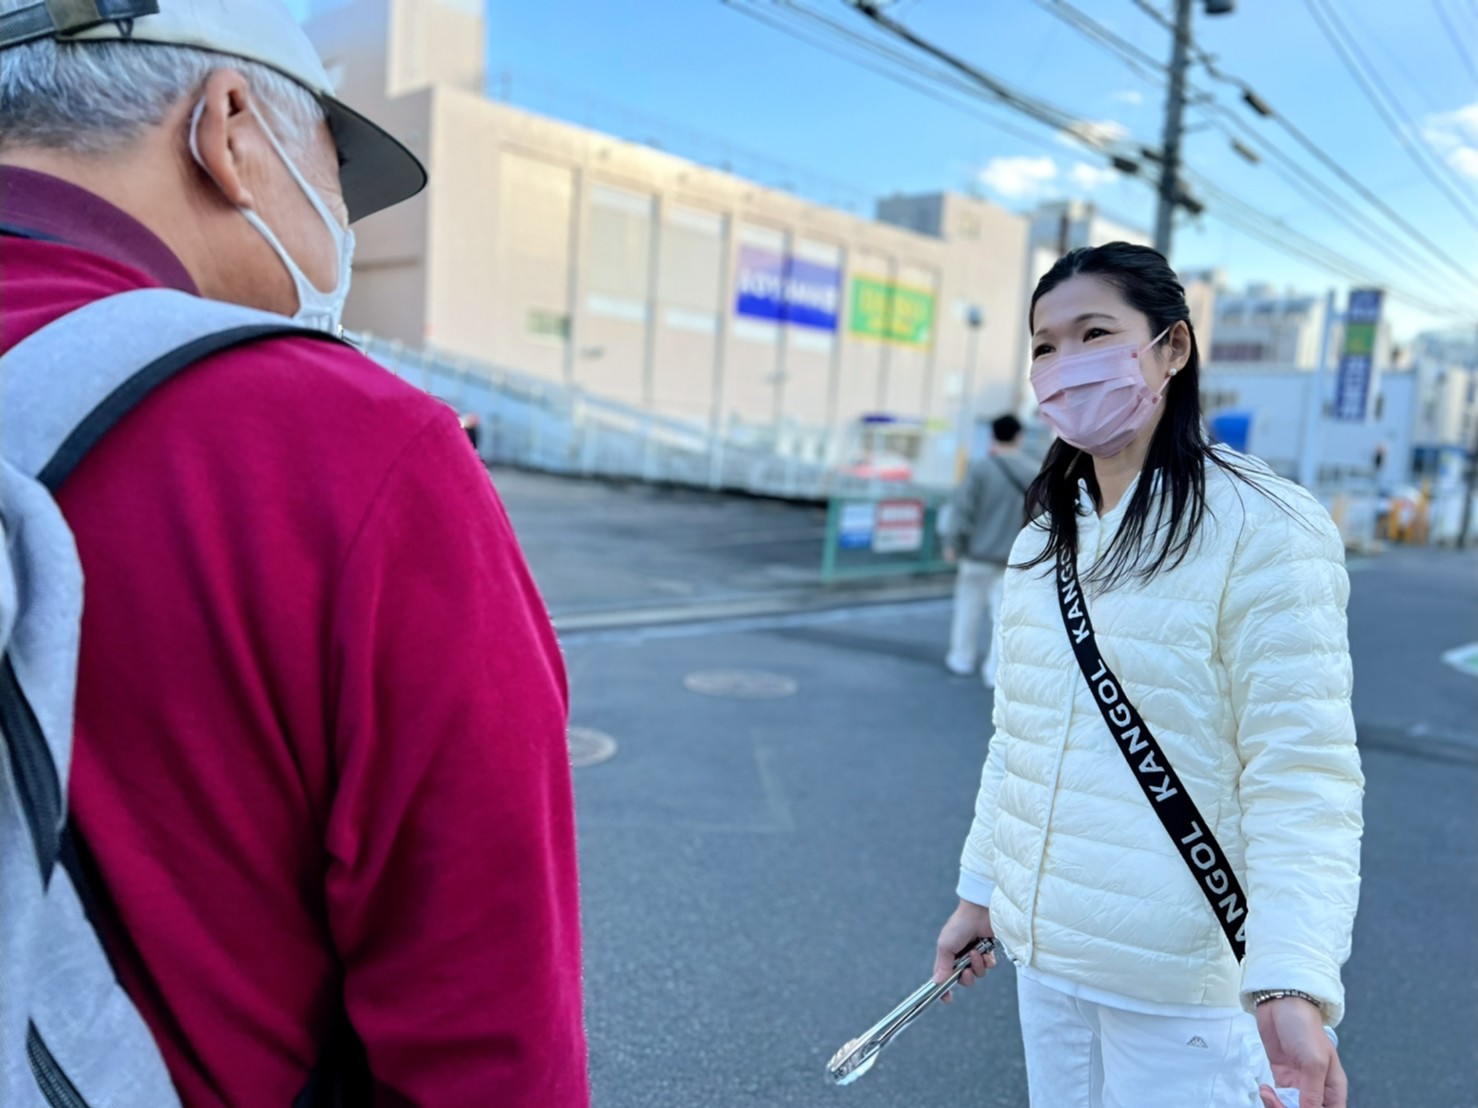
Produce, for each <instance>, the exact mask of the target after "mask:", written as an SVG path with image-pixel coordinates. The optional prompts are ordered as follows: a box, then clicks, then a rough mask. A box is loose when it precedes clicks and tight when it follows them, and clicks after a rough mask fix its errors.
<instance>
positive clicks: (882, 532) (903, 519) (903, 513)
mask: <svg viewBox="0 0 1478 1108" xmlns="http://www.w3.org/2000/svg"><path fill="white" fill-rule="evenodd" d="M923 548H924V502H923V501H922V500H883V501H880V502H879V503H878V509H877V522H876V523H875V524H874V525H873V533H872V550H873V553H874V554H913V553H915V552H917V551H919V550H922V549H923Z"/></svg>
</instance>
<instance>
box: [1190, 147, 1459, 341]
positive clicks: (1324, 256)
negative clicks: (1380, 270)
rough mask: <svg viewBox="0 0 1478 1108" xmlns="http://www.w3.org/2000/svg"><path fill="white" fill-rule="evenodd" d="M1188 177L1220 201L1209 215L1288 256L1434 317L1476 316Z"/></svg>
mask: <svg viewBox="0 0 1478 1108" xmlns="http://www.w3.org/2000/svg"><path fill="white" fill-rule="evenodd" d="M1188 176H1190V177H1191V178H1192V179H1193V180H1194V181H1195V182H1196V186H1197V187H1198V188H1199V189H1200V190H1201V191H1202V192H1203V193H1204V194H1205V195H1206V197H1207V198H1208V199H1210V200H1214V201H1215V202H1216V203H1215V205H1214V206H1209V207H1208V208H1207V213H1208V214H1209V215H1211V216H1212V217H1214V218H1216V219H1218V220H1220V221H1222V222H1224V223H1227V224H1230V225H1232V226H1235V227H1237V228H1238V229H1239V230H1242V231H1244V232H1246V233H1247V234H1249V235H1252V236H1253V237H1255V238H1258V239H1261V240H1262V241H1263V242H1265V243H1267V244H1269V245H1271V246H1274V247H1276V248H1277V249H1279V250H1281V251H1283V252H1285V253H1292V254H1296V255H1299V256H1301V257H1303V258H1305V259H1306V260H1308V261H1312V262H1314V263H1315V264H1317V265H1319V266H1320V267H1321V268H1324V269H1327V270H1332V271H1334V272H1336V273H1341V274H1343V275H1344V276H1346V277H1348V278H1350V279H1351V280H1353V281H1356V282H1359V283H1362V284H1370V285H1377V286H1380V287H1382V288H1385V289H1386V290H1387V292H1388V293H1389V294H1390V295H1391V296H1392V297H1394V298H1395V299H1398V300H1403V301H1405V302H1406V303H1408V304H1411V305H1412V306H1413V307H1417V308H1420V309H1422V310H1423V311H1426V312H1429V313H1431V314H1433V315H1444V316H1450V317H1452V318H1455V319H1471V318H1472V317H1473V311H1472V309H1463V308H1456V307H1453V306H1451V305H1442V304H1438V303H1437V302H1435V301H1432V300H1428V299H1427V298H1426V297H1424V296H1422V295H1421V294H1420V293H1417V292H1413V291H1412V290H1410V289H1407V288H1405V287H1403V286H1400V285H1395V284H1393V283H1391V282H1389V281H1386V280H1383V279H1382V278H1380V277H1379V276H1377V275H1376V274H1374V273H1372V272H1371V271H1370V270H1368V269H1366V268H1365V267H1363V266H1361V265H1360V264H1359V263H1358V262H1355V261H1352V260H1351V259H1350V258H1347V257H1345V256H1344V255H1343V254H1340V253H1338V252H1337V251H1335V250H1332V249H1330V248H1329V247H1327V246H1324V245H1323V244H1322V243H1320V242H1317V241H1316V240H1314V239H1311V238H1309V237H1308V236H1307V235H1305V234H1303V233H1302V232H1300V231H1298V230H1297V229H1296V228H1294V227H1293V226H1291V225H1290V224H1288V223H1287V222H1285V221H1284V220H1281V219H1278V218H1276V217H1275V216H1270V215H1268V214H1267V213H1265V212H1261V211H1259V210H1258V209H1256V208H1254V207H1252V206H1251V205H1250V204H1247V203H1246V202H1244V201H1242V200H1240V199H1238V198H1237V197H1236V196H1233V195H1232V194H1231V193H1229V192H1226V191H1225V190H1224V189H1222V188H1220V187H1219V186H1217V185H1215V184H1214V183H1212V182H1211V181H1210V180H1208V179H1207V178H1205V177H1203V176H1201V175H1200V174H1197V173H1188Z"/></svg>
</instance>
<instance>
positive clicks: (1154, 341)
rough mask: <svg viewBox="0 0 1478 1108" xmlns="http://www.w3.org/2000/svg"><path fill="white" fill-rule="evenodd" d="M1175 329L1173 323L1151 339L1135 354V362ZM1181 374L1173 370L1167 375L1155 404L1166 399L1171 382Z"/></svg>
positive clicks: (1156, 392) (1157, 394) (1156, 391)
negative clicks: (1166, 391)
mask: <svg viewBox="0 0 1478 1108" xmlns="http://www.w3.org/2000/svg"><path fill="white" fill-rule="evenodd" d="M1176 322H1177V323H1178V322H1179V320H1177V321H1176ZM1174 329H1175V324H1174V323H1172V324H1171V325H1170V326H1169V327H1166V328H1165V330H1163V331H1161V332H1160V333H1159V334H1158V335H1156V336H1155V337H1154V338H1152V339H1150V341H1149V342H1147V343H1145V344H1144V345H1143V346H1141V347H1140V348H1139V349H1138V350H1136V351H1135V352H1134V358H1135V360H1136V361H1138V360H1139V356H1140V355H1141V354H1143V353H1144V352H1145V351H1146V350H1150V349H1152V348H1153V347H1154V346H1155V345H1156V344H1158V343H1159V341H1160V340H1161V339H1163V338H1164V337H1165V336H1166V335H1168V334H1169V333H1170V332H1171V331H1172V330H1174ZM1179 372H1180V370H1179V369H1172V370H1170V372H1169V373H1167V374H1165V380H1163V381H1161V382H1160V387H1159V388H1158V389H1156V390H1155V402H1156V403H1157V404H1158V403H1159V402H1160V400H1161V399H1162V398H1163V397H1164V395H1165V390H1166V389H1168V388H1169V387H1170V382H1171V381H1172V380H1174V379H1175V375H1176V374H1177V373H1179Z"/></svg>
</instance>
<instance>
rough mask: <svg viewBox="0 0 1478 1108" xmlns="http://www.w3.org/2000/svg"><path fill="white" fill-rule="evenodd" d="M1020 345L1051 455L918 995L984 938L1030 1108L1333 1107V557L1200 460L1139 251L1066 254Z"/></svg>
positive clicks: (1252, 488)
mask: <svg viewBox="0 0 1478 1108" xmlns="http://www.w3.org/2000/svg"><path fill="white" fill-rule="evenodd" d="M1030 326H1031V330H1032V385H1033V388H1034V390H1035V391H1036V393H1037V399H1038V401H1039V403H1040V405H1041V413H1042V416H1043V418H1044V419H1045V420H1046V421H1047V422H1048V423H1049V424H1050V425H1051V426H1052V427H1053V429H1054V430H1055V431H1056V432H1057V434H1058V441H1057V442H1056V443H1055V444H1054V445H1053V447H1052V449H1051V451H1050V452H1049V453H1048V455H1047V460H1046V462H1045V463H1044V465H1043V468H1042V471H1041V473H1040V475H1039V476H1038V477H1037V479H1036V480H1035V482H1033V484H1032V486H1031V489H1030V491H1029V493H1028V497H1027V516H1028V519H1029V520H1031V522H1030V523H1029V524H1028V526H1027V527H1026V529H1025V530H1024V531H1023V532H1022V533H1021V535H1020V537H1019V538H1018V539H1017V541H1016V544H1015V547H1014V549H1013V551H1012V566H1011V568H1010V569H1009V570H1008V571H1007V576H1006V588H1005V599H1004V603H1003V609H1002V613H1001V621H1002V629H1003V633H1002V657H1001V664H1000V671H999V677H998V682H999V683H998V686H997V690H996V698H995V717H994V722H995V735H994V738H993V739H992V740H991V744H990V751H989V754H988V756H987V758H986V763H985V770H984V773H983V774H982V778H981V786H980V794H979V798H978V800H977V802H976V812H975V822H974V825H973V826H972V828H971V831H970V835H969V838H968V840H967V841H966V844H965V850H964V854H963V857H962V859H961V868H960V882H959V888H958V892H959V896H960V904H959V907H958V909H957V910H956V911H955V912H954V914H953V915H952V916H951V917H950V919H949V921H948V922H947V923H946V924H945V926H944V929H943V930H942V931H941V932H940V936H939V943H938V956H937V961H936V972H935V976H936V979H937V980H942V979H943V978H944V976H945V975H946V974H947V972H948V970H947V967H948V966H949V965H950V964H951V963H952V962H953V959H954V956H955V954H954V952H956V951H958V950H961V949H963V948H964V947H965V946H967V945H969V944H970V943H971V942H973V941H974V940H975V939H976V938H978V937H981V936H990V935H994V936H995V937H996V938H997V940H998V943H999V945H1000V946H1001V948H1002V949H1004V950H1005V951H1006V953H1007V954H1008V955H1009V956H1010V957H1011V959H1012V960H1013V962H1015V964H1016V966H1017V986H1018V994H1019V1006H1020V1015H1021V1024H1022V1037H1023V1040H1024V1042H1025V1046H1026V1060H1027V1075H1028V1082H1029V1084H1030V1087H1031V1102H1032V1105H1033V1106H1034V1108H1079V1106H1081V1108H1099V1106H1117V1105H1135V1106H1140V1105H1154V1106H1165V1108H1203V1106H1204V1108H1221V1106H1223V1105H1226V1106H1231V1105H1239V1106H1246V1105H1257V1104H1259V1103H1261V1104H1263V1105H1265V1106H1267V1108H1277V1106H1278V1105H1279V1100H1278V1097H1277V1096H1276V1095H1275V1093H1274V1091H1273V1089H1272V1088H1271V1087H1270V1086H1271V1084H1272V1078H1274V1077H1275V1078H1276V1079H1277V1082H1278V1084H1279V1085H1280V1086H1286V1087H1290V1088H1297V1089H1298V1090H1300V1092H1301V1094H1302V1103H1303V1108H1310V1106H1318V1108H1344V1105H1345V1091H1346V1081H1345V1076H1344V1073H1343V1071H1342V1069H1341V1068H1340V1062H1339V1057H1338V1054H1337V1052H1336V1050H1335V1048H1334V1045H1333V1041H1332V1040H1333V1036H1332V1035H1326V1033H1325V1027H1326V1026H1328V1027H1333V1026H1334V1025H1335V1024H1336V1023H1338V1022H1339V1019H1340V1016H1341V1015H1342V1013H1343V1009H1344V997H1343V989H1342V987H1341V984H1340V975H1339V970H1340V966H1341V965H1342V964H1343V962H1344V961H1345V959H1346V957H1347V956H1348V955H1349V950H1350V931H1351V927H1352V924H1353V921H1354V914H1355V902H1356V896H1357V892H1358V888H1359V846H1360V831H1361V814H1360V805H1361V794H1362V790H1363V785H1364V780H1363V778H1362V776H1361V773H1360V763H1359V756H1358V754H1357V753H1356V750H1355V731H1354V723H1353V721H1352V718H1351V715H1350V684H1351V675H1350V659H1349V653H1348V646H1347V639H1346V626H1345V601H1346V599H1347V596H1348V592H1349V583H1348V579H1347V577H1346V575H1345V571H1344V566H1343V550H1342V546H1341V543H1340V539H1339V535H1338V533H1337V532H1336V530H1335V528H1334V526H1333V524H1332V523H1331V522H1330V520H1329V517H1328V516H1327V514H1326V513H1325V512H1324V511H1323V509H1321V508H1320V507H1319V505H1318V504H1317V503H1316V502H1315V501H1314V499H1313V498H1312V497H1311V496H1309V495H1308V493H1306V492H1304V491H1303V490H1302V489H1300V488H1298V487H1297V486H1295V485H1292V484H1290V483H1289V482H1286V481H1283V480H1281V479H1279V478H1277V477H1275V476H1274V475H1273V474H1272V473H1271V472H1270V471H1269V470H1267V469H1266V468H1265V467H1263V466H1262V465H1260V464H1259V463H1257V462H1255V461H1253V460H1251V459H1249V458H1246V457H1243V456H1241V455H1237V454H1235V453H1233V452H1231V451H1228V450H1225V449H1224V448H1221V447H1212V446H1210V445H1209V444H1208V443H1207V441H1206V438H1205V434H1204V432H1203V430H1202V426H1201V412H1200V401H1199V395H1198V389H1199V381H1198V368H1199V355H1198V352H1197V349H1196V337H1195V334H1194V332H1193V331H1192V329H1191V325H1190V318H1189V312H1188V311H1187V308H1186V302H1185V292H1184V290H1183V289H1182V288H1181V286H1180V283H1179V281H1177V279H1176V277H1175V274H1174V273H1173V272H1172V271H1171V269H1170V267H1169V265H1168V264H1167V263H1166V261H1165V259H1164V258H1163V257H1161V256H1160V255H1159V254H1158V253H1156V252H1155V251H1153V250H1150V249H1148V248H1147V247H1142V246H1131V245H1129V244H1127V243H1121V242H1120V243H1111V244H1109V245H1107V246H1101V247H1096V248H1090V249H1083V250H1076V251H1074V252H1072V253H1071V254H1068V255H1067V256H1066V257H1064V258H1062V259H1061V260H1060V261H1058V262H1057V264H1056V265H1054V266H1053V267H1052V269H1051V270H1050V271H1049V272H1048V273H1047V274H1046V276H1044V277H1043V278H1042V280H1041V282H1040V283H1039V284H1038V285H1037V288H1036V291H1035V293H1034V294H1033V296H1032V302H1031V312H1030ZM1074 569H1076V575H1077V579H1076V580H1075V579H1074V577H1073V572H1074ZM1078 587H1081V596H1082V597H1083V598H1085V599H1086V612H1085V610H1084V608H1083V606H1081V605H1080V604H1079V603H1078V599H1077V598H1078V596H1079V593H1078V592H1077V588H1078ZM1090 622H1091V630H1090V629H1089V623H1090ZM1085 643H1086V645H1085ZM1094 647H1096V648H1097V651H1098V653H1097V654H1093V653H1091V651H1092V650H1093V648H1094ZM1083 650H1087V651H1089V652H1090V653H1089V654H1087V655H1085V656H1084V657H1083V658H1082V660H1080V657H1079V654H1078V652H1079V651H1083ZM1099 667H1102V668H1099ZM1085 675H1090V676H1091V677H1092V678H1093V679H1094V683H1093V684H1090V681H1089V680H1088V678H1087V676H1085ZM1105 675H1107V676H1106V677H1105ZM1114 679H1117V684H1115V683H1114ZM1105 681H1107V683H1105ZM1130 705H1132V707H1133V708H1134V709H1137V710H1138V713H1139V715H1140V716H1142V717H1143V719H1142V720H1138V718H1137V717H1133V718H1134V719H1135V721H1136V725H1135V726H1132V727H1131V726H1129V723H1130V720H1131V717H1130V715H1129V712H1130V708H1129V706H1130ZM1138 724H1142V725H1143V726H1142V727H1140V726H1138ZM1151 735H1152V736H1153V739H1154V740H1157V741H1158V752H1159V757H1158V758H1157V757H1156V756H1155V754H1156V749H1155V748H1153V747H1150V746H1148V745H1147V744H1148V743H1149V742H1150V741H1151V740H1150V736H1151ZM1162 762H1164V763H1168V764H1165V765H1162V764H1161V763H1162ZM1171 797H1180V799H1175V800H1167V798H1171ZM1161 801H1166V803H1164V804H1162V803H1160V802H1161ZM1186 801H1189V802H1192V804H1193V807H1191V808H1189V809H1187V810H1188V811H1190V817H1188V822H1184V823H1181V824H1175V823H1174V821H1173V819H1172V817H1171V815H1170V814H1169V813H1170V809H1171V808H1172V807H1173V805H1174V804H1184V803H1186ZM1187 828H1189V830H1187ZM1172 835H1174V839H1173V838H1172ZM1177 839H1178V840H1179V841H1176V840H1177ZM1217 844H1219V851H1218V850H1215V849H1213V848H1214V847H1216V845H1217ZM1226 870H1230V871H1231V874H1230V875H1229V874H1228V873H1227V872H1226ZM1238 886H1240V888H1239V887H1238ZM1243 890H1245V893H1242V891H1243ZM1239 893H1242V895H1241V896H1239V895H1238V894H1239ZM1243 896H1245V900H1244V899H1243ZM1244 905H1245V912H1244V908H1243V906H1244ZM1244 940H1245V959H1243V960H1241V961H1240V963H1239V957H1238V954H1239V953H1240V952H1239V951H1234V947H1238V946H1240V945H1241V944H1242V942H1243V941H1244ZM992 964H994V960H993V959H982V958H980V956H978V955H977V956H975V958H974V962H973V965H972V969H971V971H967V973H966V974H965V976H964V977H963V978H962V979H961V980H962V983H963V984H967V985H968V984H972V983H973V982H974V980H975V979H976V978H977V977H978V976H981V975H983V974H984V973H985V971H986V970H987V968H988V967H989V966H990V965H992ZM1259 1038H1260V1040H1261V1041H1260V1042H1259ZM1270 1068H1271V1073H1269V1069H1270ZM1290 1095H1291V1094H1290Z"/></svg>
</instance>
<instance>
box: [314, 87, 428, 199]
mask: <svg viewBox="0 0 1478 1108" xmlns="http://www.w3.org/2000/svg"><path fill="white" fill-rule="evenodd" d="M322 104H323V109H324V112H325V113H326V114H327V116H328V126H329V130H330V131H331V132H332V133H333V136H334V145H335V146H337V147H338V151H339V185H340V187H341V189H342V190H343V194H344V203H345V205H346V206H347V207H348V208H349V222H350V223H353V222H355V221H356V220H360V219H363V218H364V217H365V216H367V215H373V214H374V213H375V212H378V211H380V210H382V209H384V208H388V207H390V206H391V205H392V204H399V203H400V202H401V201H402V200H409V199H410V198H411V197H412V196H415V195H416V193H418V192H420V191H421V190H422V189H423V188H425V187H426V167H425V166H423V165H422V164H421V161H420V159H419V158H417V157H416V156H415V155H414V154H412V153H411V152H410V151H409V150H407V149H406V148H405V146H404V145H403V144H402V143H401V142H400V141H399V140H398V139H396V138H394V137H393V136H392V135H391V134H390V133H389V132H388V131H385V130H383V129H382V128H380V127H377V126H376V125H375V124H373V123H371V122H370V121H369V120H368V119H366V118H365V117H364V116H362V115H360V114H359V113H358V112H356V111H355V110H354V109H353V108H351V107H349V106H348V105H347V104H345V103H343V102H342V101H340V100H335V99H333V98H332V97H328V96H325V97H323V98H322Z"/></svg>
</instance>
